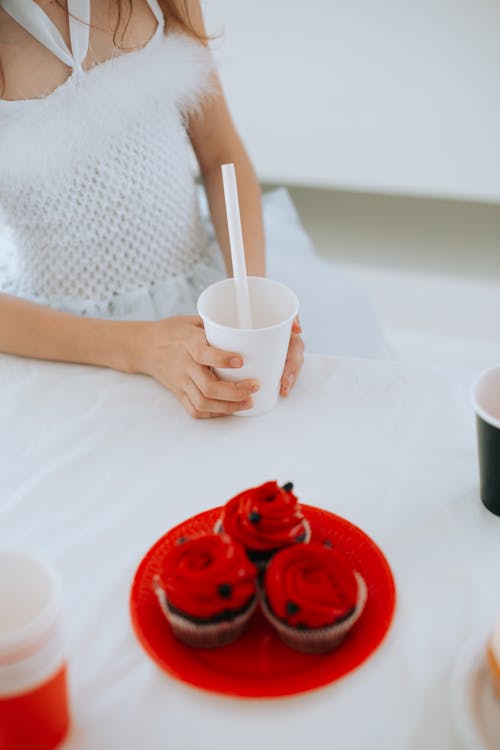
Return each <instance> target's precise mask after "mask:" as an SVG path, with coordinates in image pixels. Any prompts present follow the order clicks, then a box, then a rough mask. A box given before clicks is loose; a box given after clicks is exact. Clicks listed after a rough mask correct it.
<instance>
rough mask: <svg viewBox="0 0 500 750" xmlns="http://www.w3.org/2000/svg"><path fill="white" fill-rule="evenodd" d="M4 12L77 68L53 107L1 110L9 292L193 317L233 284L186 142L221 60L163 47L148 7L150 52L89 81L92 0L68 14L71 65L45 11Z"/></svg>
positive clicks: (0, 177)
mask: <svg viewBox="0 0 500 750" xmlns="http://www.w3.org/2000/svg"><path fill="white" fill-rule="evenodd" d="M0 2H1V4H2V7H3V8H4V10H6V11H7V12H9V13H10V14H11V15H12V16H13V17H14V18H15V19H16V20H17V21H18V22H19V23H21V25H23V26H24V27H25V28H26V29H27V30H28V31H29V32H30V33H32V34H33V36H36V38H38V39H39V41H41V42H42V43H44V44H45V45H46V46H47V47H48V48H49V49H51V50H52V51H53V52H54V54H57V56H58V57H60V58H61V59H62V60H63V61H64V62H66V64H68V65H71V68H72V74H71V75H70V77H69V78H68V80H67V81H66V82H65V83H64V84H63V85H61V86H60V87H59V88H57V89H56V90H55V91H54V92H52V93H50V94H48V95H47V96H46V97H45V98H42V99H34V100H24V101H16V102H13V101H5V100H0V207H1V208H2V209H3V212H4V213H5V216H6V219H7V222H8V224H9V225H10V226H11V227H12V228H13V230H14V236H15V241H16V272H15V276H14V278H13V279H12V280H11V281H10V284H9V286H8V287H7V289H6V290H7V291H10V292H12V293H15V294H18V295H20V296H23V297H26V298H29V299H32V300H35V301H39V302H42V303H46V304H49V305H52V306H54V307H57V308H60V309H65V310H69V311H72V312H77V313H80V314H88V315H105V316H109V315H116V316H117V317H143V318H152V317H158V316H160V315H168V314H171V313H181V312H190V311H192V308H193V301H194V299H196V297H197V295H198V293H199V291H201V289H202V288H203V287H204V286H206V285H207V284H208V283H212V281H213V280H215V279H216V278H220V277H221V276H222V275H223V270H222V263H221V260H220V254H219V252H218V249H217V248H216V247H215V245H214V243H211V242H210V241H209V239H208V236H207V232H206V231H205V229H204V227H203V225H202V222H201V220H200V216H199V210H198V203H197V194H196V184H195V179H194V175H193V168H192V165H193V159H192V152H191V148H190V143H189V139H188V136H187V133H186V128H185V118H186V116H187V114H189V113H190V112H192V111H193V109H194V108H195V107H196V106H197V104H198V103H199V100H200V96H202V95H203V94H205V93H207V92H208V89H209V76H210V70H211V60H210V53H209V51H208V50H207V49H206V48H205V47H203V46H202V45H201V44H199V43H197V42H196V41H194V40H192V39H190V38H188V37H187V36H184V35H180V34H173V33H169V34H165V33H164V26H163V14H162V13H161V10H160V8H159V6H158V4H157V2H156V0H148V2H149V3H150V6H151V8H152V10H153V12H154V14H155V16H156V19H157V24H158V25H157V29H156V33H155V34H154V36H153V38H152V39H151V41H150V42H149V43H148V44H147V46H146V47H145V48H143V49H142V50H139V51H136V52H132V53H129V54H122V55H120V56H117V57H114V58H113V59H111V60H109V61H107V62H105V63H102V64H100V65H97V66H96V67H94V68H92V69H91V70H89V71H86V72H85V71H83V70H82V67H81V64H82V61H83V60H84V58H85V56H86V54H87V49H88V30H89V26H88V24H87V23H85V19H88V18H89V2H90V0H69V10H70V13H71V16H70V24H71V25H70V31H71V42H72V44H71V46H72V50H71V51H70V50H69V49H68V48H67V47H66V45H65V43H64V41H63V40H62V37H61V36H60V34H59V32H58V31H57V29H56V28H55V26H53V25H52V24H51V22H50V21H49V19H48V18H47V17H46V16H45V14H43V11H41V9H40V7H39V6H38V5H37V4H36V3H34V0H0ZM40 14H41V15H40ZM77 19H82V20H77Z"/></svg>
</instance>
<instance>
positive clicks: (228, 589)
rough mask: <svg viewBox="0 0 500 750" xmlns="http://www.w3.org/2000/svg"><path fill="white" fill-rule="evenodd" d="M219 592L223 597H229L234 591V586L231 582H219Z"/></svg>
mask: <svg viewBox="0 0 500 750" xmlns="http://www.w3.org/2000/svg"><path fill="white" fill-rule="evenodd" d="M217 593H218V594H219V596H221V597H222V598H223V599H229V598H230V597H231V594H232V593H233V587H232V586H231V584H230V583H221V584H219V586H217Z"/></svg>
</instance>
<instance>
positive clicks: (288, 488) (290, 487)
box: [281, 482, 293, 492]
mask: <svg viewBox="0 0 500 750" xmlns="http://www.w3.org/2000/svg"><path fill="white" fill-rule="evenodd" d="M281 489H282V490H285V492H291V491H292V490H293V482H287V483H286V484H284V485H283V487H282V488H281Z"/></svg>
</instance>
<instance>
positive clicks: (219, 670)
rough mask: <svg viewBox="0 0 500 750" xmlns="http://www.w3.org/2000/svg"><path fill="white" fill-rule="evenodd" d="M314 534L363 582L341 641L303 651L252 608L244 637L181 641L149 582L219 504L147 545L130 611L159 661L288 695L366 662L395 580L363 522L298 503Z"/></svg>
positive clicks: (263, 694) (216, 681)
mask: <svg viewBox="0 0 500 750" xmlns="http://www.w3.org/2000/svg"><path fill="white" fill-rule="evenodd" d="M302 509H303V512H304V515H305V516H306V518H307V519H308V521H309V523H310V524H311V531H312V538H313V539H315V540H318V541H326V540H327V539H328V540H329V541H330V542H331V543H332V545H333V546H335V547H337V548H338V549H339V550H341V551H342V552H344V553H345V554H346V555H347V556H348V557H349V558H350V559H351V560H352V563H353V566H354V567H355V568H356V570H358V571H359V572H360V573H361V575H362V576H363V578H364V579H365V581H366V584H367V587H368V600H367V603H366V606H365V609H364V612H363V614H362V616H361V618H360V619H359V620H358V622H357V623H356V625H355V626H354V628H353V629H352V631H351V632H350V633H349V635H348V636H347V638H346V640H345V641H344V642H343V643H342V645H341V646H340V647H339V648H338V649H337V650H336V651H332V652H331V653H329V654H322V655H316V654H315V655H309V654H301V653H298V652H296V651H293V650H292V649H290V648H288V646H285V644H284V643H282V642H281V641H280V639H279V638H278V636H277V635H276V633H275V632H274V630H273V629H272V627H271V626H270V625H269V624H268V623H267V621H266V620H265V619H264V618H263V616H262V614H261V613H260V612H259V611H257V612H256V613H255V614H254V616H253V618H252V620H251V622H250V624H249V626H248V628H247V630H246V631H245V633H244V634H243V636H242V637H241V638H240V639H239V640H238V641H236V642H235V643H231V644H230V645H229V646H223V647H222V648H217V649H194V648H189V647H188V646H184V645H183V644H182V643H180V642H179V641H178V640H177V639H176V638H175V637H174V636H173V635H172V631H171V629H170V625H169V624H168V622H167V620H166V619H165V617H164V616H163V614H162V612H161V610H160V607H159V605H158V602H157V599H156V596H155V594H154V592H153V588H152V580H153V576H154V575H155V574H156V573H158V572H159V571H160V569H161V566H162V561H163V559H164V557H165V553H166V551H167V550H168V549H169V548H170V547H171V546H172V545H173V544H174V543H175V541H176V539H178V538H179V537H181V536H191V535H196V534H202V533H210V532H211V531H212V528H213V525H214V523H215V521H216V520H217V518H219V516H220V514H221V511H222V508H214V509H212V510H207V511H205V512H203V513H200V514H199V515H197V516H194V517H193V518H189V519H187V520H186V521H183V522H182V523H181V524H179V525H178V526H176V527H175V528H173V529H171V530H170V531H169V532H167V533H166V534H165V535H164V536H162V538H161V539H159V540H158V541H157V542H156V544H155V545H154V546H153V547H152V548H151V549H150V550H149V552H148V553H147V554H146V556H145V557H144V559H143V560H142V562H141V564H140V565H139V568H138V570H137V572H136V574H135V577H134V582H133V584H132V590H131V594H130V612H131V617H132V624H133V627H134V631H135V634H136V636H137V638H138V640H139V642H140V643H141V645H142V646H143V648H144V649H145V651H146V652H147V653H148V654H149V656H150V657H151V658H152V659H153V661H154V662H156V664H157V665H158V666H159V667H160V669H162V670H164V671H165V672H168V673H169V674H171V675H173V676H174V677H176V678H178V679H179V680H182V681H183V682H187V683H190V684H191V685H196V686H197V687H199V688H203V689H205V690H209V691H211V692H214V693H224V694H226V695H233V696H239V697H242V698H243V697H244V698H270V697H277V696H283V695H293V694H295V693H302V692H304V691H306V690H312V689H314V688H318V687H320V686H321V685H326V684H328V683H330V682H333V681H334V680H338V679H339V677H342V676H343V675H345V674H347V673H348V672H351V671H352V670H353V669H355V668H356V667H358V666H359V665H360V664H361V663H362V662H364V661H365V660H366V659H367V658H368V657H369V656H370V654H372V653H373V651H375V649H376V648H377V646H378V645H379V644H380V643H381V641H382V639H383V638H384V636H385V634H386V632H387V630H388V629H389V626H390V624H391V621H392V618H393V615H394V607H395V601H396V592H395V585H394V579H393V576H392V572H391V569H390V567H389V564H388V563H387V560H386V559H385V557H384V555H383V554H382V552H381V551H380V549H379V548H378V547H377V545H376V544H375V543H374V542H373V541H372V540H371V539H370V537H368V536H367V535H366V534H365V533H364V532H363V531H361V529H359V528H358V527H357V526H354V525H353V524H352V523H349V521H346V520H345V519H344V518H340V517H339V516H336V515H334V514H333V513H329V512H327V511H325V510H321V509H320V508H314V507H312V506H310V505H302Z"/></svg>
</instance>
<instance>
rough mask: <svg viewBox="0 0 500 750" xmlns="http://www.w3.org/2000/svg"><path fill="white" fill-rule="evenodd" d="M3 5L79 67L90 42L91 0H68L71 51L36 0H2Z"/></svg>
mask: <svg viewBox="0 0 500 750" xmlns="http://www.w3.org/2000/svg"><path fill="white" fill-rule="evenodd" d="M2 8H3V9H4V10H5V11H6V12H7V13H8V14H9V15H10V16H12V18H13V19H14V20H15V21H17V23H18V24H19V25H20V26H22V27H23V28H24V29H26V31H27V32H28V33H29V34H31V36H32V37H34V38H35V39H37V40H38V41H39V42H40V44H43V46H44V47H47V49H49V50H50V51H51V52H52V53H53V54H54V55H55V56H56V57H58V58H59V60H62V62H63V63H64V64H65V65H68V66H69V67H70V68H77V69H80V68H81V65H82V62H83V60H84V59H85V56H86V54H87V49H88V43H89V23H90V0H68V11H69V14H70V15H69V29H70V38H71V47H72V50H73V54H72V53H71V52H70V50H69V49H68V47H67V46H66V43H65V41H64V39H63V38H62V36H61V34H60V32H59V29H58V28H57V27H56V26H55V24H54V23H53V22H52V21H51V19H50V18H49V17H48V15H47V14H46V13H45V12H44V11H43V10H42V9H41V8H40V6H39V5H37V3H36V2H35V0H23V2H19V0H2Z"/></svg>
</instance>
